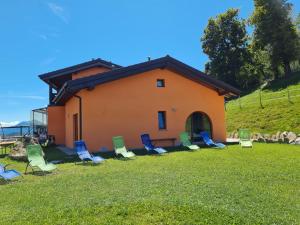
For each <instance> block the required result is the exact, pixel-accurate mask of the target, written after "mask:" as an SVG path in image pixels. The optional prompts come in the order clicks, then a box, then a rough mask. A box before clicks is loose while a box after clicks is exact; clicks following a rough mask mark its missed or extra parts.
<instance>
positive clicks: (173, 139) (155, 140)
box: [151, 138, 176, 146]
mask: <svg viewBox="0 0 300 225" xmlns="http://www.w3.org/2000/svg"><path fill="white" fill-rule="evenodd" d="M151 141H152V142H153V144H154V145H155V143H158V142H171V143H172V146H175V141H176V138H155V139H151Z"/></svg>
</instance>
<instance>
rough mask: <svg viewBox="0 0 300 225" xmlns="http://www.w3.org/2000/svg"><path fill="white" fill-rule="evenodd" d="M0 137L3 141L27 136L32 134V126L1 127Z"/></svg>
mask: <svg viewBox="0 0 300 225" xmlns="http://www.w3.org/2000/svg"><path fill="white" fill-rule="evenodd" d="M0 132H1V133H0V137H1V138H2V139H7V138H17V137H22V136H23V135H25V134H30V133H31V127H30V126H12V127H1V128H0Z"/></svg>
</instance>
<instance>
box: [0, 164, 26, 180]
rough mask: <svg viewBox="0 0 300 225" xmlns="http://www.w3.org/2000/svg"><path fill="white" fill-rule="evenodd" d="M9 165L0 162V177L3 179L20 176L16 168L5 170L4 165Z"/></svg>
mask: <svg viewBox="0 0 300 225" xmlns="http://www.w3.org/2000/svg"><path fill="white" fill-rule="evenodd" d="M7 166H9V164H7V165H3V164H0V179H3V180H5V181H9V180H12V179H14V178H16V177H19V176H22V175H21V174H20V173H19V172H18V171H16V170H7V169H6V167H7Z"/></svg>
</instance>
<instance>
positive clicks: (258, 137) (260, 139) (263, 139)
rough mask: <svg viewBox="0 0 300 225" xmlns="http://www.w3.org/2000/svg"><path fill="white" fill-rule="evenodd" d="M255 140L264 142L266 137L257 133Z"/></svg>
mask: <svg viewBox="0 0 300 225" xmlns="http://www.w3.org/2000/svg"><path fill="white" fill-rule="evenodd" d="M257 141H258V142H266V139H265V138H264V137H263V136H262V134H260V133H258V134H257Z"/></svg>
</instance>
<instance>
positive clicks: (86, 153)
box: [75, 141, 105, 164]
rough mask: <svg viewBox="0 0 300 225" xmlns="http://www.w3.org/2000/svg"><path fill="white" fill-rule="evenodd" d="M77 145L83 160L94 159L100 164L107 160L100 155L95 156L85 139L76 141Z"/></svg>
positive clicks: (78, 153)
mask: <svg viewBox="0 0 300 225" xmlns="http://www.w3.org/2000/svg"><path fill="white" fill-rule="evenodd" d="M75 147H76V152H77V155H78V157H79V158H80V159H81V161H82V162H88V161H92V162H93V163H94V164H99V163H101V162H103V161H104V160H105V159H104V158H102V157H100V156H93V155H92V154H90V153H89V151H88V150H87V147H86V144H85V142H84V141H75Z"/></svg>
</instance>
